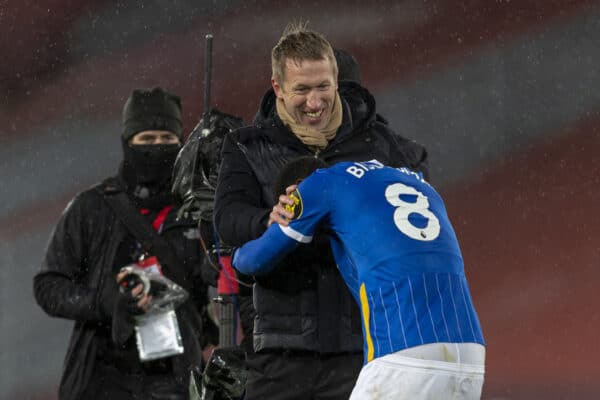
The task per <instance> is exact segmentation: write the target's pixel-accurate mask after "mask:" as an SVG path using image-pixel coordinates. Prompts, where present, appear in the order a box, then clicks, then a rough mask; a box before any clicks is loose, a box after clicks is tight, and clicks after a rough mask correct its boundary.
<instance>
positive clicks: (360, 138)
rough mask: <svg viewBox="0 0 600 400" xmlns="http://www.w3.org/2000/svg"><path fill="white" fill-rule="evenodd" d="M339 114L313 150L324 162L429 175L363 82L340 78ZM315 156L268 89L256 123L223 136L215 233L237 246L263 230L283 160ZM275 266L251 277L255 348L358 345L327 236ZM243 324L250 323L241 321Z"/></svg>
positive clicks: (422, 158)
mask: <svg viewBox="0 0 600 400" xmlns="http://www.w3.org/2000/svg"><path fill="white" fill-rule="evenodd" d="M339 92H340V96H341V98H342V103H343V120H342V125H341V127H340V128H339V130H338V132H337V134H336V137H335V138H334V139H333V140H332V142H330V144H329V145H328V146H327V148H325V149H324V150H322V151H320V152H319V153H318V154H316V156H318V157H320V158H322V159H323V160H325V161H326V162H327V163H329V164H331V165H332V164H335V163H337V162H340V161H365V160H370V159H377V160H379V161H381V162H383V163H385V164H388V165H391V166H407V167H410V168H413V169H417V170H420V171H422V172H424V173H425V175H427V153H426V151H425V149H424V148H423V147H422V146H420V145H418V144H417V143H415V142H413V141H411V140H408V139H405V138H403V137H401V136H399V135H397V134H395V133H394V132H393V131H391V129H390V128H389V127H388V126H387V123H386V122H385V121H384V120H383V119H382V118H380V117H378V116H377V114H376V110H375V100H374V99H373V97H372V96H371V94H370V93H369V92H368V91H367V90H366V89H364V88H362V87H361V86H359V85H357V84H353V83H344V84H340V90H339ZM306 155H314V154H313V153H312V152H311V151H310V150H309V149H308V148H307V147H306V146H305V145H304V144H303V143H302V142H300V140H299V139H298V138H297V137H296V136H295V135H294V134H293V133H292V132H291V131H290V130H289V129H288V128H287V127H286V126H284V125H283V123H282V122H281V120H280V119H279V117H278V116H277V114H276V112H275V95H274V93H273V91H272V90H271V91H269V92H267V94H266V95H265V97H264V98H263V101H262V104H261V108H260V111H259V113H258V114H257V116H256V117H255V120H254V126H252V127H246V128H242V129H239V130H237V131H235V132H233V134H231V135H230V136H228V137H227V138H226V140H225V143H224V146H223V161H222V164H221V171H220V173H219V184H218V187H217V193H216V198H215V223H216V228H217V231H218V232H219V235H220V237H221V238H222V239H223V240H224V241H225V242H226V243H227V244H230V245H233V246H239V245H241V244H243V243H245V242H247V241H249V240H252V239H254V238H256V237H258V236H260V235H261V234H262V233H263V232H264V230H265V229H266V224H267V221H268V216H269V213H270V212H271V209H272V206H273V205H274V204H275V202H276V201H275V198H274V195H273V194H272V193H271V191H272V188H271V186H272V184H273V182H274V180H275V178H276V176H277V174H278V172H279V170H280V169H281V167H282V166H283V165H284V164H285V163H286V162H287V161H289V160H291V159H293V158H296V157H299V156H306ZM281 264H282V265H280V266H278V267H277V268H276V269H275V270H274V271H273V272H271V273H269V274H268V275H265V276H261V277H256V283H255V287H254V308H255V311H256V316H255V318H254V349H255V350H256V351H261V350H264V349H297V350H305V351H317V352H321V353H341V352H350V351H356V352H359V351H361V349H362V336H361V328H360V326H361V325H360V314H359V311H358V307H357V306H356V304H355V303H354V300H353V299H352V297H351V295H350V292H349V291H348V289H347V288H346V286H345V284H344V282H343V280H342V279H341V277H340V276H339V273H338V272H337V269H336V266H335V263H334V261H333V257H332V255H331V251H330V249H329V245H328V241H327V239H326V238H325V237H321V238H320V239H319V238H317V239H316V240H315V241H314V242H313V243H311V244H308V245H303V246H302V247H300V248H299V249H297V250H296V251H295V252H294V253H292V254H291V255H290V256H288V257H287V258H286V259H285V260H284V261H283V262H282V263H281ZM243 322H244V323H245V324H248V323H249V321H247V318H246V321H243Z"/></svg>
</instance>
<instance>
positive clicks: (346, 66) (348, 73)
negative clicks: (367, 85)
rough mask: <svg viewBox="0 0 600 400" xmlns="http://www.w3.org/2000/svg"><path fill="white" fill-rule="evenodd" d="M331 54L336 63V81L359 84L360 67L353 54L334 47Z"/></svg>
mask: <svg viewBox="0 0 600 400" xmlns="http://www.w3.org/2000/svg"><path fill="white" fill-rule="evenodd" d="M333 54H334V56H335V61H336V62H337V65H338V81H340V82H341V81H351V82H356V83H358V84H360V67H359V66H358V63H357V62H356V59H355V58H354V56H352V54H350V53H348V52H346V51H344V50H342V49H336V48H334V49H333Z"/></svg>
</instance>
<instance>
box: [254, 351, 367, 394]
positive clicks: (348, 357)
mask: <svg viewBox="0 0 600 400" xmlns="http://www.w3.org/2000/svg"><path fill="white" fill-rule="evenodd" d="M362 364H363V355H362V353H348V354H319V353H312V352H290V351H284V352H271V353H260V354H248V356H247V365H248V369H249V376H248V382H247V384H246V395H245V397H244V400H296V399H299V400H300V399H301V400H309V399H312V400H342V399H343V400H347V399H348V397H350V393H351V392H352V389H353V388H354V384H355V382H356V379H357V378H358V374H359V372H360V369H361V368H362Z"/></svg>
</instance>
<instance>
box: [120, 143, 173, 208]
mask: <svg viewBox="0 0 600 400" xmlns="http://www.w3.org/2000/svg"><path fill="white" fill-rule="evenodd" d="M180 149H181V146H180V145H179V144H143V145H133V146H130V145H129V144H127V143H123V154H124V158H123V164H122V165H121V171H120V175H121V177H122V179H123V180H124V181H125V184H126V186H127V191H128V192H129V193H131V194H133V195H134V197H136V198H139V199H141V200H146V199H150V198H153V197H157V196H159V197H164V196H166V195H170V190H171V176H172V173H173V164H174V163H175V159H176V158H177V154H178V153H179V150H180ZM161 203H162V201H161Z"/></svg>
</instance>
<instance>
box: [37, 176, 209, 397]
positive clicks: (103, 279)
mask: <svg viewBox="0 0 600 400" xmlns="http://www.w3.org/2000/svg"><path fill="white" fill-rule="evenodd" d="M108 186H110V187H111V188H117V190H119V189H118V188H119V186H120V184H119V181H118V180H117V179H113V178H110V179H108V180H107V181H105V182H103V183H102V184H99V185H96V186H95V187H92V188H91V189H88V190H86V191H84V192H82V193H80V194H78V195H77V196H76V197H75V198H74V199H73V200H72V201H71V202H70V203H69V205H68V206H67V208H66V209H65V211H64V212H63V215H62V216H61V218H60V221H59V222H58V224H57V226H56V228H55V229H54V232H53V233H52V236H51V238H50V241H49V243H48V247H47V250H46V256H45V258H44V260H43V263H42V270H41V272H39V273H38V274H37V275H36V276H35V278H34V294H35V298H36V300H37V302H38V304H39V305H40V306H41V307H42V308H43V309H44V310H45V311H46V312H47V313H48V314H49V315H51V316H55V317H61V318H66V319H70V320H74V321H75V326H74V329H73V333H72V336H71V341H70V344H69V348H68V351H67V355H66V358H65V364H64V370H63V376H62V380H61V385H60V399H61V400H65V399H78V398H79V395H80V393H81V392H82V391H83V390H84V389H85V387H86V386H87V385H88V381H89V378H90V375H91V373H92V370H93V367H94V363H95V362H97V360H98V358H99V357H101V356H103V354H101V353H102V352H105V351H106V350H107V338H106V335H104V337H102V334H100V332H104V333H105V332H107V331H108V332H110V326H111V318H112V316H111V314H112V305H113V302H114V298H115V297H116V296H117V290H118V289H117V285H116V282H115V276H116V273H115V270H118V268H120V267H121V266H123V265H116V264H117V263H118V262H116V261H115V259H116V257H117V252H118V250H119V246H120V244H121V243H123V242H124V241H131V240H134V239H133V238H132V237H131V236H130V234H129V232H128V231H127V230H126V228H125V226H124V225H123V224H122V223H121V222H120V221H119V220H118V219H117V217H116V216H115V214H114V212H113V211H112V209H111V208H110V207H109V205H108V204H107V203H106V202H105V200H104V199H103V196H104V195H105V194H106V193H107V191H106V188H107V187H108ZM111 192H114V190H111ZM175 217H176V210H175V209H174V208H173V209H171V211H170V212H169V214H168V215H167V217H166V219H165V221H164V225H163V229H162V233H161V236H163V237H164V238H165V239H166V240H167V241H168V242H170V243H171V245H172V248H173V250H174V252H175V254H176V255H177V258H178V259H179V260H180V261H181V265H178V266H177V268H181V269H182V271H181V275H182V276H184V279H185V281H184V282H181V283H180V282H178V283H180V284H181V285H182V286H184V287H185V289H186V290H188V292H189V293H190V295H191V296H190V299H189V300H188V301H187V302H186V303H184V304H183V305H181V306H180V307H178V308H177V316H178V322H179V327H180V330H181V334H182V339H183V344H184V348H185V353H184V354H183V355H181V356H176V357H173V372H174V374H175V377H176V379H177V380H178V381H180V382H181V384H182V385H186V382H187V380H188V376H189V369H190V367H191V366H194V365H200V364H201V353H202V348H203V347H204V346H205V345H206V344H207V343H205V342H206V341H207V335H206V334H207V332H206V329H204V328H206V324H207V319H206V318H205V315H204V314H203V311H202V310H204V308H205V306H206V304H207V295H206V291H207V287H206V285H205V284H204V283H203V282H202V280H201V277H200V268H199V267H200V264H201V261H202V252H201V250H200V246H199V240H198V228H197V225H196V223H194V222H193V221H191V220H186V219H181V220H176V218H175ZM168 267H169V268H172V266H168ZM111 300H112V301H111ZM203 325H204V326H203ZM211 328H212V326H211ZM212 333H213V335H214V332H212ZM108 337H109V338H110V336H108ZM108 340H110V339H108ZM212 342H213V343H214V336H213V341H212ZM108 347H109V350H110V349H111V347H110V343H108ZM110 351H113V352H115V353H118V352H119V350H115V349H114V348H113V349H112V350H110ZM137 362H139V361H137ZM123 379H126V377H123Z"/></svg>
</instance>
